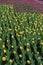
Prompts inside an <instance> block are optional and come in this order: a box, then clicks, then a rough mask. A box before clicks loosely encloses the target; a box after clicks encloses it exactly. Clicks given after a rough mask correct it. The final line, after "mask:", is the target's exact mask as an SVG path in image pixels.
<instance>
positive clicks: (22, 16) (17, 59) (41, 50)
mask: <svg viewBox="0 0 43 65" xmlns="http://www.w3.org/2000/svg"><path fill="white" fill-rule="evenodd" d="M0 65H43V14H42V13H38V12H34V13H32V12H18V13H16V12H15V11H14V8H13V6H12V5H6V4H5V5H4V4H3V5H0Z"/></svg>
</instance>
